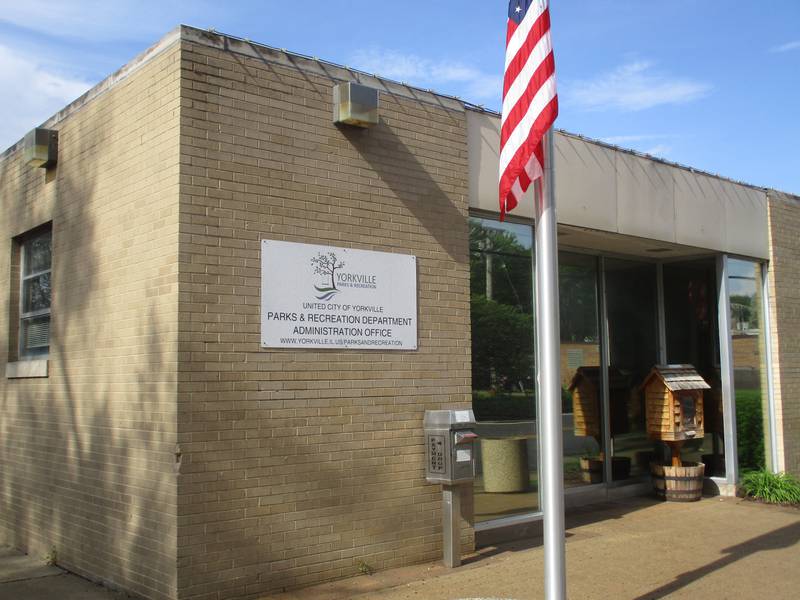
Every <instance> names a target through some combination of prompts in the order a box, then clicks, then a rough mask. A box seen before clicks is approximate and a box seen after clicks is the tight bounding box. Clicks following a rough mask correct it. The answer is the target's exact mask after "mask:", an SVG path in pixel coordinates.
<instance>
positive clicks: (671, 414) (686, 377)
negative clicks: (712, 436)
mask: <svg viewBox="0 0 800 600" xmlns="http://www.w3.org/2000/svg"><path fill="white" fill-rule="evenodd" d="M642 387H643V388H644V390H645V406H646V411H647V435H648V436H649V437H650V439H654V440H662V441H664V442H683V441H685V440H691V439H695V438H702V437H703V436H704V435H705V433H704V431H703V426H704V423H703V391H704V390H710V389H711V386H710V385H708V384H707V383H706V382H705V380H704V379H703V378H702V377H701V376H700V374H699V373H698V372H697V370H696V369H695V368H694V367H693V366H692V365H658V366H656V367H653V370H652V371H651V372H650V374H649V375H648V376H647V378H646V379H645V380H644V383H643V384H642Z"/></svg>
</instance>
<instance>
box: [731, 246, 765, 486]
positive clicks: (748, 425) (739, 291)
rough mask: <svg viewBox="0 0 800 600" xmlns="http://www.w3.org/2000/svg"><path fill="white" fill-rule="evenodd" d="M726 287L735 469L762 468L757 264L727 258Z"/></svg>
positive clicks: (762, 365) (761, 355) (762, 404)
mask: <svg viewBox="0 0 800 600" xmlns="http://www.w3.org/2000/svg"><path fill="white" fill-rule="evenodd" d="M728 290H729V300H730V311H731V315H730V316H731V339H732V340H731V341H732V349H733V353H732V354H733V387H734V390H735V393H736V396H735V400H736V445H737V449H738V459H739V469H740V470H741V471H743V472H744V471H748V470H753V469H762V468H764V466H765V465H766V457H765V453H764V446H765V432H766V431H769V427H768V426H765V421H764V419H765V418H766V415H767V414H768V411H767V407H766V401H767V398H768V394H767V390H766V385H767V377H766V360H765V357H766V352H765V346H764V344H765V337H764V328H763V327H762V326H761V311H762V298H761V265H760V264H759V263H756V262H751V261H746V260H737V259H729V260H728Z"/></svg>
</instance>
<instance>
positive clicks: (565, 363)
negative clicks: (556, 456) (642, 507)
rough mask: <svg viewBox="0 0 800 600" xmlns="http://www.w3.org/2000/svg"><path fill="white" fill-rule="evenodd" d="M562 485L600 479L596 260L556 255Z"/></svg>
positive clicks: (601, 460) (601, 393)
mask: <svg viewBox="0 0 800 600" xmlns="http://www.w3.org/2000/svg"><path fill="white" fill-rule="evenodd" d="M558 285H559V299H560V304H559V311H560V315H561V318H560V326H561V387H562V411H563V424H564V434H563V435H564V486H565V487H575V486H580V485H587V484H591V483H602V482H603V429H604V428H603V410H602V397H603V391H602V384H601V377H600V338H599V335H598V331H599V327H598V304H597V259H596V258H594V257H592V256H585V255H580V254H571V253H568V252H561V253H559V257H558Z"/></svg>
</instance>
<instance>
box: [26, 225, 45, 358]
mask: <svg viewBox="0 0 800 600" xmlns="http://www.w3.org/2000/svg"><path fill="white" fill-rule="evenodd" d="M20 258H21V269H20V311H19V314H20V322H19V355H20V358H25V357H35V356H42V355H46V354H47V353H48V352H49V350H50V300H51V290H52V286H51V260H52V230H51V229H50V228H49V227H48V228H46V229H42V230H39V231H37V232H36V233H33V234H31V235H28V236H26V237H25V238H24V239H23V240H22V243H21V257H20Z"/></svg>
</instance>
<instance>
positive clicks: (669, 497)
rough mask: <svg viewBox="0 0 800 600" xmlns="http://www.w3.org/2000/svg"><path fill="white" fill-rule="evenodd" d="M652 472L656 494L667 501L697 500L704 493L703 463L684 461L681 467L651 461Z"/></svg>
mask: <svg viewBox="0 0 800 600" xmlns="http://www.w3.org/2000/svg"><path fill="white" fill-rule="evenodd" d="M650 473H651V475H652V477H653V490H654V491H655V493H656V496H658V497H659V498H663V499H664V500H666V501H667V502H696V501H698V500H700V498H701V497H702V495H703V476H704V474H705V465H704V464H703V463H684V464H683V466H681V467H671V466H666V465H660V464H658V463H651V464H650Z"/></svg>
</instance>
